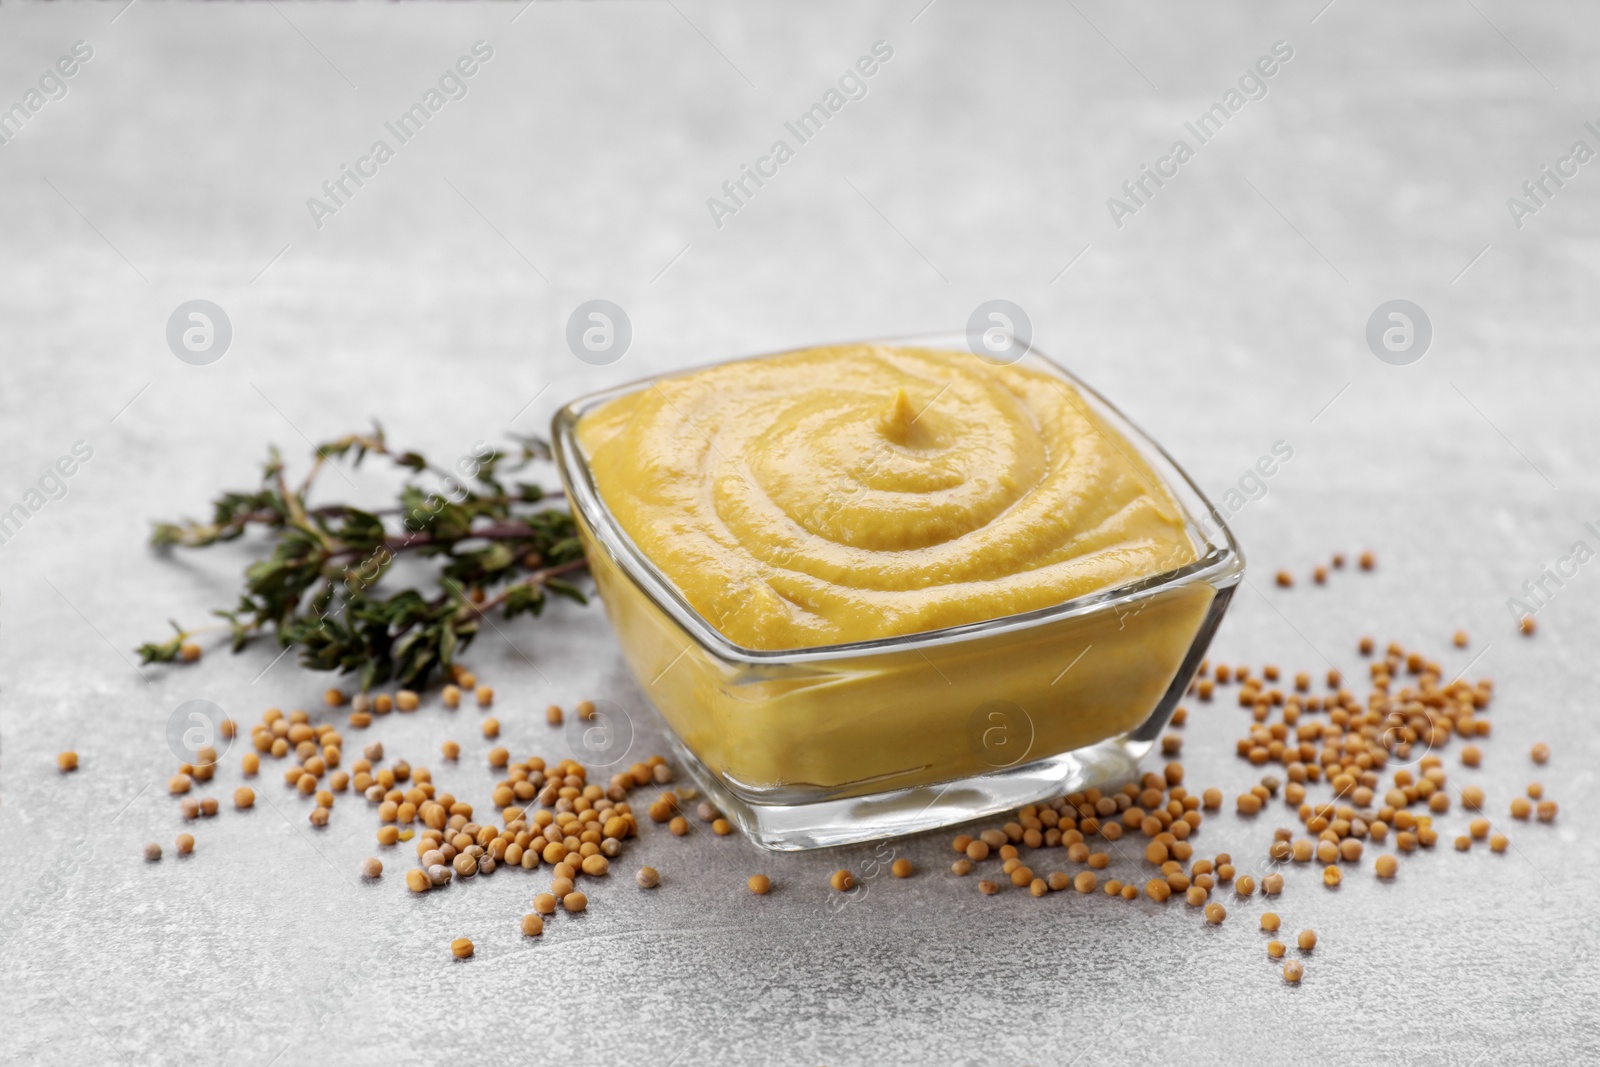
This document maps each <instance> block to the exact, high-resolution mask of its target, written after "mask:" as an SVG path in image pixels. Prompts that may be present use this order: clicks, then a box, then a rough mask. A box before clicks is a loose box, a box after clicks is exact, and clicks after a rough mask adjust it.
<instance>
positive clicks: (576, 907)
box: [561, 892, 589, 915]
mask: <svg viewBox="0 0 1600 1067" xmlns="http://www.w3.org/2000/svg"><path fill="white" fill-rule="evenodd" d="M561 906H562V907H563V908H565V909H566V910H567V911H568V912H569V913H571V914H573V915H576V914H577V913H578V912H580V911H582V910H583V909H584V908H587V907H588V906H589V898H588V897H586V896H584V895H583V894H582V893H578V892H572V893H568V894H567V895H566V896H564V897H562V898H561Z"/></svg>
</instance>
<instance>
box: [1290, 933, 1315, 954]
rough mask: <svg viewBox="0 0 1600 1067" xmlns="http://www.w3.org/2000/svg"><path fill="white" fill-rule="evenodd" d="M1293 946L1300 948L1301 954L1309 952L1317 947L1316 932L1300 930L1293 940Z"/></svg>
mask: <svg viewBox="0 0 1600 1067" xmlns="http://www.w3.org/2000/svg"><path fill="white" fill-rule="evenodd" d="M1295 944H1297V945H1299V946H1300V951H1301V952H1310V951H1311V950H1312V949H1314V948H1316V947H1317V932H1316V931H1315V930H1301V931H1300V935H1299V936H1298V937H1296V938H1295Z"/></svg>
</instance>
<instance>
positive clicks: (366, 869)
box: [361, 856, 383, 878]
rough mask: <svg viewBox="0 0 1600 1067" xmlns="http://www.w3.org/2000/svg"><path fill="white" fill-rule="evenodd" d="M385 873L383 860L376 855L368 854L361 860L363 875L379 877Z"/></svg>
mask: <svg viewBox="0 0 1600 1067" xmlns="http://www.w3.org/2000/svg"><path fill="white" fill-rule="evenodd" d="M382 874H383V861H382V860H380V859H379V858H378V857H376V856H368V857H367V858H366V859H364V860H362V861H361V877H363V878H378V877H380V876H381V875H382Z"/></svg>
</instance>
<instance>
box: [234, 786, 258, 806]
mask: <svg viewBox="0 0 1600 1067" xmlns="http://www.w3.org/2000/svg"><path fill="white" fill-rule="evenodd" d="M255 803H256V791H255V790H254V789H251V788H250V787H249V786H247V785H241V786H240V787H239V788H238V789H235V790H234V791H233V806H234V807H236V808H238V809H239V810H240V811H244V810H245V809H246V808H253V807H255Z"/></svg>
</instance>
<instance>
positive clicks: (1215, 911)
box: [1206, 902, 1228, 926]
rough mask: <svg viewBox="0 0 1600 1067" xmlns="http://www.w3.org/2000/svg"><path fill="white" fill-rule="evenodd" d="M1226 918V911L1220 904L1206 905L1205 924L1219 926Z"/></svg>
mask: <svg viewBox="0 0 1600 1067" xmlns="http://www.w3.org/2000/svg"><path fill="white" fill-rule="evenodd" d="M1227 917H1228V909H1227V908H1224V907H1223V906H1222V905H1221V904H1218V903H1216V902H1212V903H1210V904H1207V905H1206V922H1208V923H1210V924H1211V925H1212V926H1221V925H1222V920H1224V919H1226V918H1227Z"/></svg>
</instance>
